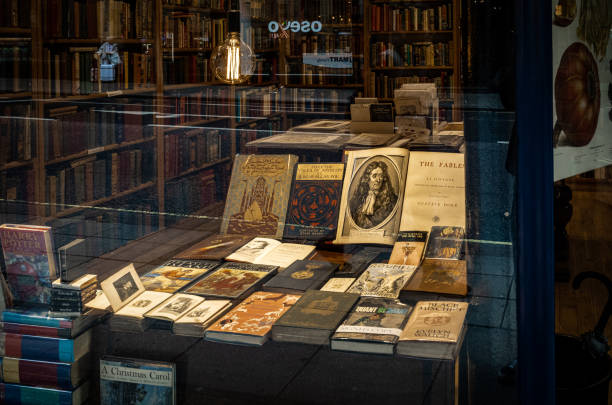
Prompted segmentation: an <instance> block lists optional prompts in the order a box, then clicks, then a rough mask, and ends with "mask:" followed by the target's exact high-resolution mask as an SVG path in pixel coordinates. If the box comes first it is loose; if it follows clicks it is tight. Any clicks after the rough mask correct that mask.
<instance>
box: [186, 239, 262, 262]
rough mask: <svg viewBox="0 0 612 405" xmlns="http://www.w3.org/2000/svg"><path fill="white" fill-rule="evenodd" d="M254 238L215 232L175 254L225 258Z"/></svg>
mask: <svg viewBox="0 0 612 405" xmlns="http://www.w3.org/2000/svg"><path fill="white" fill-rule="evenodd" d="M252 238H253V237H252V236H244V235H218V234H215V235H212V236H209V237H208V238H206V239H204V240H203V241H201V242H198V243H196V244H195V245H193V246H192V247H190V248H189V249H186V250H184V251H182V252H181V253H179V254H177V255H175V256H174V258H175V259H188V260H193V259H209V260H223V259H225V257H226V256H228V255H230V254H232V253H233V252H234V251H236V250H237V249H238V248H239V247H241V246H243V245H244V244H245V243H247V242H248V241H249V240H251V239H252Z"/></svg>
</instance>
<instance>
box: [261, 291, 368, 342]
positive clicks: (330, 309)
mask: <svg viewBox="0 0 612 405" xmlns="http://www.w3.org/2000/svg"><path fill="white" fill-rule="evenodd" d="M358 299H359V295H357V294H347V293H338V292H332V291H319V290H308V291H306V292H305V293H304V295H303V296H302V298H301V299H300V300H299V301H298V302H297V303H296V304H295V305H294V306H293V308H291V309H290V310H289V311H287V313H285V315H283V316H282V317H281V318H280V319H279V320H278V321H277V322H276V324H274V326H273V327H272V339H273V340H276V341H281V342H298V343H308V344H318V345H328V344H329V337H330V335H331V334H332V333H333V332H334V331H335V330H336V328H337V327H338V325H339V324H340V322H342V320H343V319H344V318H345V317H346V315H347V314H348V312H349V311H350V310H351V308H352V307H353V305H354V304H355V303H356V302H357V300H358Z"/></svg>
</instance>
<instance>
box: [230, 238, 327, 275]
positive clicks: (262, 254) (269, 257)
mask: <svg viewBox="0 0 612 405" xmlns="http://www.w3.org/2000/svg"><path fill="white" fill-rule="evenodd" d="M314 250H315V247H314V246H311V245H302V244H297V243H282V242H279V241H277V240H276V239H269V238H255V239H253V240H251V241H250V242H249V243H247V244H246V245H244V246H243V247H241V248H240V249H238V250H236V251H235V252H234V253H232V254H231V255H229V256H227V257H226V259H227V260H231V261H237V262H247V263H254V264H267V265H269V266H278V267H281V268H285V267H288V266H289V265H291V263H293V262H294V261H296V260H302V259H306V258H307V257H308V256H310V255H311V254H312V252H313V251H314Z"/></svg>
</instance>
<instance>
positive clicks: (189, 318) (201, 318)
mask: <svg viewBox="0 0 612 405" xmlns="http://www.w3.org/2000/svg"><path fill="white" fill-rule="evenodd" d="M231 304H232V303H231V301H230V300H213V299H204V301H203V302H202V303H200V305H198V306H196V307H195V308H193V309H192V310H191V311H189V312H187V313H186V314H185V315H183V316H181V317H180V318H179V319H177V320H176V321H174V324H173V325H172V332H173V333H174V334H175V335H185V336H196V337H202V336H204V331H205V330H206V328H207V327H208V326H209V325H210V324H211V323H213V322H214V321H215V320H216V319H217V318H218V317H219V316H221V315H222V314H223V313H224V312H225V310H227V309H228V308H230V306H231Z"/></svg>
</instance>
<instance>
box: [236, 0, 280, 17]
mask: <svg viewBox="0 0 612 405" xmlns="http://www.w3.org/2000/svg"><path fill="white" fill-rule="evenodd" d="M240 6H241V7H240V17H241V18H242V19H243V21H249V19H250V18H255V19H265V18H270V17H272V16H275V15H276V14H277V13H278V10H276V9H275V5H274V3H272V2H269V1H264V0H251V1H250V2H243V3H241V4H240Z"/></svg>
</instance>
